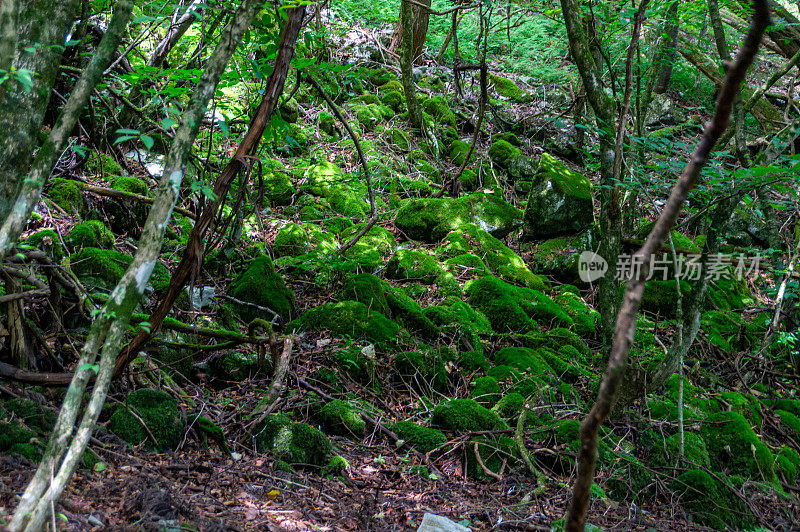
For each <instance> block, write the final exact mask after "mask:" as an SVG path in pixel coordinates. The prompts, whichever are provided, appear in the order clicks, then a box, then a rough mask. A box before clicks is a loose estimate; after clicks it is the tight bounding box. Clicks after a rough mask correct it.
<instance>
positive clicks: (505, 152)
mask: <svg viewBox="0 0 800 532" xmlns="http://www.w3.org/2000/svg"><path fill="white" fill-rule="evenodd" d="M519 155H522V150H520V149H519V148H517V147H516V146H513V145H512V144H511V143H509V142H507V141H505V140H496V141H494V142H493V143H492V145H491V146H490V147H489V157H490V158H491V159H492V162H493V163H494V164H496V165H498V166H500V167H502V168H506V167H507V166H508V163H509V161H510V160H511V159H512V158H514V157H517V156H519Z"/></svg>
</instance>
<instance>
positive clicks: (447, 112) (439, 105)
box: [421, 96, 456, 127]
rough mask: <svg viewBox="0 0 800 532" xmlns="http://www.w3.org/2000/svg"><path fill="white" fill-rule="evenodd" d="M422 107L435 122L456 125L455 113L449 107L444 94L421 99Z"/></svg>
mask: <svg viewBox="0 0 800 532" xmlns="http://www.w3.org/2000/svg"><path fill="white" fill-rule="evenodd" d="M421 103H422V108H423V109H425V111H426V112H427V113H428V114H429V115H431V116H432V117H433V119H434V120H435V121H436V123H437V124H440V125H444V126H452V127H455V126H456V115H455V114H454V113H453V111H452V110H451V109H450V105H448V103H447V99H445V97H444V96H434V97H433V98H426V99H424V100H422V101H421Z"/></svg>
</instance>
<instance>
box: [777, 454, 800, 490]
mask: <svg viewBox="0 0 800 532" xmlns="http://www.w3.org/2000/svg"><path fill="white" fill-rule="evenodd" d="M775 465H776V467H777V469H778V471H780V473H782V474H783V477H784V480H785V482H786V483H787V484H794V483H795V482H796V481H797V480H798V477H797V470H798V469H800V453H798V452H797V451H795V450H794V449H792V448H791V447H789V446H788V445H782V446H781V448H780V451H779V452H778V455H777V456H776V457H775Z"/></svg>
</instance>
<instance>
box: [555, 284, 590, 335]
mask: <svg viewBox="0 0 800 532" xmlns="http://www.w3.org/2000/svg"><path fill="white" fill-rule="evenodd" d="M554 301H555V302H556V304H557V305H558V306H559V307H561V309H562V310H563V311H564V312H566V314H567V315H568V316H569V317H570V318H572V321H573V322H574V329H575V332H576V333H578V334H579V335H581V336H593V335H594V334H595V332H596V331H597V328H598V327H599V325H600V313H599V312H598V311H596V310H595V309H593V308H591V307H590V306H589V305H587V304H586V302H585V301H584V300H583V299H582V298H581V296H579V295H576V294H573V293H571V292H562V293H560V294H559V295H557V296H556V297H555V298H554Z"/></svg>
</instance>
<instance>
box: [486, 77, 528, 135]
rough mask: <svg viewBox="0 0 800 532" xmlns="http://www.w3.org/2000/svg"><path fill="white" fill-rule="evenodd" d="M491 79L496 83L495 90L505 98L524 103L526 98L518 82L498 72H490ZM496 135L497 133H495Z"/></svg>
mask: <svg viewBox="0 0 800 532" xmlns="http://www.w3.org/2000/svg"><path fill="white" fill-rule="evenodd" d="M489 79H490V80H491V81H492V83H494V90H496V91H497V94H499V95H500V96H502V97H503V98H508V99H509V100H511V101H513V102H517V103H522V102H524V101H525V100H526V97H525V95H524V94H523V92H522V89H520V88H519V87H518V86H517V84H516V83H514V82H513V81H511V80H510V79H508V78H504V77H502V76H498V75H496V74H489ZM495 136H496V135H495Z"/></svg>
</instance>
